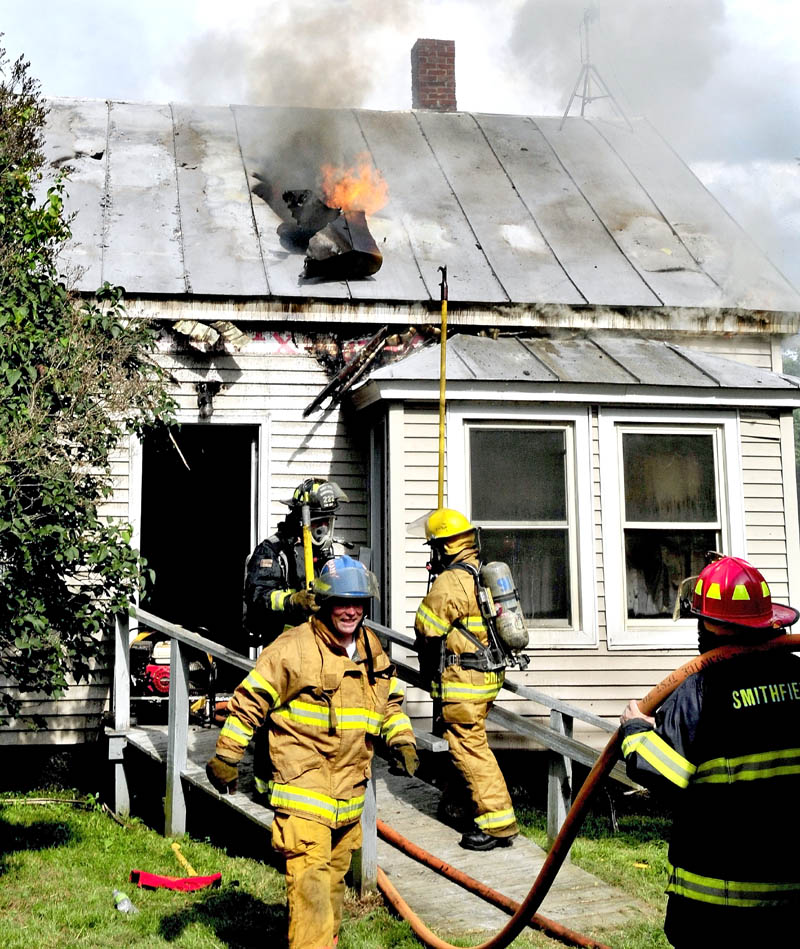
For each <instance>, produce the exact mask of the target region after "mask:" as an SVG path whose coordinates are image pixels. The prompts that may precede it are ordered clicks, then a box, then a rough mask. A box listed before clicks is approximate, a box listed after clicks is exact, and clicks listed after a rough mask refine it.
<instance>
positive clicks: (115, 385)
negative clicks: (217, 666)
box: [0, 49, 173, 714]
mask: <svg viewBox="0 0 800 949" xmlns="http://www.w3.org/2000/svg"><path fill="white" fill-rule="evenodd" d="M45 118H46V108H45V103H44V100H43V99H42V98H41V96H40V93H39V86H38V83H37V82H36V80H34V79H32V78H31V77H30V76H29V75H28V64H27V63H26V62H25V61H24V60H23V59H21V58H20V59H19V60H17V61H16V62H15V63H13V64H9V62H8V60H7V58H6V56H5V53H4V51H3V50H2V49H0V233H2V240H1V241H0V675H2V676H3V677H4V678H6V679H11V680H13V681H15V682H16V683H17V684H18V685H19V688H20V690H21V691H23V692H43V693H45V694H46V695H48V696H56V697H57V696H59V695H60V694H61V692H62V690H63V688H64V687H65V685H66V684H67V677H68V675H69V674H70V673H71V674H72V675H73V676H74V677H75V678H76V679H77V680H80V679H81V678H84V677H86V676H88V674H89V672H90V669H91V666H92V660H93V658H94V657H95V656H96V654H97V652H98V649H99V648H100V638H101V635H102V633H103V632H104V631H105V630H106V629H107V628H108V625H109V622H110V619H111V617H112V615H113V614H114V613H116V612H118V611H121V610H125V609H127V608H128V605H129V603H130V602H131V599H132V597H133V596H134V594H135V593H136V592H137V591H138V590H139V589H140V587H141V584H142V578H143V575H144V574H143V566H144V564H143V561H142V560H141V558H140V557H139V556H138V554H137V552H136V551H134V550H132V549H131V547H130V536H131V535H130V528H129V527H128V526H127V525H125V524H118V523H109V521H108V520H106V519H104V518H102V517H100V516H99V515H98V505H99V503H100V502H101V501H102V500H103V499H104V498H105V497H107V496H108V495H109V494H110V492H111V478H110V457H111V453H112V452H113V450H114V449H115V448H116V447H117V446H118V445H119V444H120V441H121V440H122V439H123V438H124V437H125V436H126V435H127V434H128V433H130V432H136V431H141V430H142V429H143V427H144V426H147V425H155V424H158V423H159V422H162V421H163V422H167V421H169V420H170V419H171V416H172V410H173V403H172V400H171V399H170V398H169V396H168V395H167V391H166V387H165V382H164V377H163V373H162V372H161V370H160V369H159V368H158V367H157V366H156V365H155V364H154V362H153V360H152V358H151V353H152V351H153V343H154V334H153V329H152V328H151V327H150V326H149V325H146V324H145V323H143V322H141V321H137V320H133V319H130V318H128V316H127V315H126V313H125V310H124V308H123V306H122V290H121V289H120V288H114V287H110V286H109V285H107V284H106V285H104V286H103V287H102V288H101V289H100V290H99V291H98V293H97V296H96V298H95V299H92V300H83V299H80V298H78V297H77V296H75V295H74V294H72V293H71V292H70V290H69V288H68V281H67V278H66V277H65V275H64V274H62V273H61V272H60V269H59V264H60V259H61V258H60V255H61V253H62V251H63V250H64V249H65V246H66V244H67V242H68V240H69V238H70V226H69V220H68V219H67V218H66V216H65V214H64V206H63V199H64V189H65V188H66V187H67V183H68V177H67V175H66V173H64V172H62V173H60V174H59V176H58V177H57V178H56V180H55V182H54V184H53V185H52V186H51V187H50V188H49V189H48V190H47V195H46V197H45V198H43V199H37V189H41V187H42V181H43V178H42V172H41V169H42V163H43V159H42V155H41V151H40V148H41V144H42V135H43V128H44V122H45ZM18 707H19V702H18V700H17V698H16V697H15V695H14V694H12V693H9V692H3V691H0V709H5V710H6V711H7V712H10V713H12V714H13V713H14V712H16V711H17V710H18Z"/></svg>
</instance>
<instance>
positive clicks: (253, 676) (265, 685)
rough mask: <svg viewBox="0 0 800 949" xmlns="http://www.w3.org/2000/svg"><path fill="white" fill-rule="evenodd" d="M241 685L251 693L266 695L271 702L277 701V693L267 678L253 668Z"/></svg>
mask: <svg viewBox="0 0 800 949" xmlns="http://www.w3.org/2000/svg"><path fill="white" fill-rule="evenodd" d="M242 687H243V688H245V689H247V691H248V692H252V693H253V695H266V696H267V697H268V698H269V699H270V700H271V702H272V703H273V704H275V703H276V702H277V701H278V693H277V691H276V690H275V689H273V687H272V686H271V685H270V684H269V682H267V680H266V679H265V678H264V677H263V676H262V675H259V674H258V673H257V672H256V670H255V669H253V670H252V671H251V672H250V674H249V675H248V676H247V678H246V679H245V680H244V682H242Z"/></svg>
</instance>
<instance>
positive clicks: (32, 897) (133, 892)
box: [0, 781, 669, 949]
mask: <svg viewBox="0 0 800 949" xmlns="http://www.w3.org/2000/svg"><path fill="white" fill-rule="evenodd" d="M538 784H539V782H538V781H537V782H536V785H537V787H538ZM73 794H74V795H75V796H76V797H79V796H80V795H79V794H78V792H71V791H65V790H63V788H55V789H54V788H50V789H48V790H46V791H41V790H35V791H32V790H27V791H21V790H17V791H16V792H15V793H14V794H10V793H4V794H2V793H0V797H1V798H2V801H1V802H0V875H1V876H2V885H1V886H0V946H3V947H4V949H51V947H52V949H67V947H73V946H75V947H98V949H99V947H108V946H133V947H142V949H143V947H148V949H150V947H158V946H176V947H187V949H201V947H203V949H205V947H209V949H210V947H248V946H259V947H265V946H275V947H276V949H277V947H280V946H283V945H285V933H286V910H285V890H284V883H283V875H282V873H281V871H280V868H279V866H278V865H277V864H276V863H273V862H271V860H272V856H271V851H270V848H269V846H268V841H267V838H266V836H264V838H263V839H260V838H257V837H254V835H253V833H252V831H250V832H249V833H248V832H247V830H245V833H244V835H242V833H241V828H239V833H238V834H234V833H232V832H231V830H230V829H229V828H224V827H220V826H217V824H216V823H215V822H216V821H218V820H219V818H218V817H216V818H214V819H213V820H211V819H210V817H209V816H208V815H204V816H203V818H202V819H201V820H200V821H196V822H195V823H194V825H193V826H191V827H190V833H191V835H192V836H187V837H186V838H184V839H183V841H182V844H181V846H182V851H183V853H184V855H185V856H186V858H187V860H188V861H189V862H190V863H191V864H192V867H193V869H194V870H195V871H196V872H197V873H198V874H203V875H205V874H210V873H217V872H220V873H221V874H222V881H223V884H222V887H221V888H219V889H214V890H210V889H209V890H202V891H197V892H194V893H180V892H174V891H170V890H164V889H159V890H144V889H137V888H136V887H135V886H133V885H131V884H130V883H129V882H128V875H129V873H130V871H131V870H132V869H139V870H147V871H150V872H151V873H159V874H165V875H169V876H185V875H186V872H187V871H185V870H184V869H183V868H181V867H180V865H179V864H178V862H177V860H176V858H175V855H174V853H173V851H172V850H171V848H170V842H169V841H168V840H166V839H165V838H164V837H162V836H161V834H160V833H158V832H157V830H153V829H151V827H150V826H148V824H146V823H144V821H142V820H139V819H131V820H129V821H126V822H125V824H124V826H120V825H119V824H118V823H116V822H115V821H114V820H113V819H112V818H111V817H110V816H109V815H108V814H107V813H105V812H104V811H103V810H102V808H101V806H100V804H99V803H97V802H96V801H95V800H94V798H93V797H92V796H90V797H89V798H88V799H87V798H86V797H83V798H81V799H82V800H84V801H86V800H88V806H85V807H77V806H73V805H69V804H52V803H50V804H33V803H26V801H30V800H31V798H36V797H58V798H64V797H72V796H73ZM514 796H515V806H516V807H517V812H518V816H519V818H520V822H521V826H522V828H523V833H525V834H526V835H528V836H530V837H532V838H533V839H534V840H535V841H536V842H537V843H539V844H542V845H543V844H544V843H545V834H544V826H545V816H544V812H543V811H542V810H540V809H537V807H536V806H534V803H533V802H532V801H530V800H528V798H527V796H526V794H525V793H524V792H520V791H519V789H515V791H514ZM603 801H604V799H600V800H599V804H598V809H597V810H596V812H595V813H593V814H590V815H589V817H588V819H587V822H586V824H585V826H584V829H583V832H582V835H581V836H580V837H579V838H578V840H577V842H576V844H575V846H574V848H573V860H574V862H575V863H576V864H577V865H578V866H580V867H583V868H584V869H586V870H589V871H590V872H592V873H594V874H596V875H597V876H598V877H600V878H601V879H603V880H606V881H608V882H609V883H613V884H615V885H617V886H619V887H621V888H622V889H624V890H626V891H627V892H629V893H630V894H631V895H634V896H636V897H637V898H639V899H640V900H642V901H643V902H644V903H646V904H647V906H648V907H649V910H650V915H649V916H645V917H643V918H642V919H641V920H640V921H637V922H636V923H634V924H631V925H629V926H627V927H626V928H625V929H623V930H610V931H602V932H593V933H590V934H587V935H592V936H594V937H595V938H598V939H602V940H603V941H604V942H606V943H608V944H609V945H610V946H612V947H613V949H656V947H666V946H667V945H668V944H667V942H666V940H665V938H664V936H663V933H662V931H661V923H662V919H663V908H664V896H663V889H664V884H665V880H666V871H665V862H666V844H665V843H664V842H663V838H664V836H665V834H666V832H667V829H668V826H669V821H668V818H667V817H666V816H665V815H664V814H663V813H661V812H658V811H657V810H656V808H655V807H654V806H653V805H652V804H650V803H649V802H646V801H645V802H643V801H641V800H640V799H630V798H621V797H618V798H617V804H616V811H617V816H618V820H619V829H618V831H617V832H616V833H615V832H613V831H612V828H611V821H610V819H609V813H608V811H606V812H605V813H604V812H603V809H602V804H603ZM209 813H210V812H209ZM213 813H214V814H218V809H216V810H215V811H214V812H213ZM200 828H205V829H204V830H201V829H200ZM209 831H211V832H210V833H209ZM245 838H246V839H245ZM235 839H239V840H240V841H241V842H242V844H243V847H241V848H239V851H238V852H236V851H234V850H233V848H232V847H230V846H228V843H229V842H230V841H232V840H235ZM212 841H213V842H212ZM248 846H249V850H248V849H247V848H248ZM253 858H257V859H253ZM114 889H120V890H124V891H125V892H126V893H127V894H128V895H129V896H130V897H131V899H132V900H133V902H134V904H135V905H136V906H137V908H138V909H139V913H138V914H136V915H133V916H128V915H124V914H122V913H120V912H118V911H117V910H116V909H115V907H114V901H113V896H112V893H113V890H114ZM339 945H340V949H412V947H417V946H418V945H419V943H418V942H417V940H416V938H415V937H414V935H413V933H412V932H411V930H410V928H409V926H408V925H407V924H406V923H404V922H402V921H400V920H398V919H396V918H395V917H394V916H393V915H392V914H391V913H389V912H388V911H387V909H386V908H385V907H384V905H383V903H382V900H381V898H380V897H379V896H375V897H373V898H371V899H369V900H367V901H359V900H357V899H356V898H355V896H354V894H353V893H350V894H349V895H348V898H347V901H346V904H345V919H344V925H343V929H342V933H341V938H340V942H339ZM465 945H466V943H465ZM557 945H560V943H556V942H553V941H552V940H550V939H548V938H546V937H545V936H543V935H541V934H538V933H533V932H532V931H530V930H528V931H527V932H526V933H525V934H523V935H522V936H520V937H519V938H518V939H517V940H516V941H515V942H514V946H515V947H518V949H533V947H536V949H544V947H554V946H557Z"/></svg>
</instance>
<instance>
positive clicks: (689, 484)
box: [622, 433, 717, 521]
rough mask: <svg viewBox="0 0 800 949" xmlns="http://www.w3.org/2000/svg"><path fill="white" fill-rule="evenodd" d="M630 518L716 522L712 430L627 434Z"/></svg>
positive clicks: (625, 452) (624, 451) (624, 449)
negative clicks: (706, 432) (689, 432)
mask: <svg viewBox="0 0 800 949" xmlns="http://www.w3.org/2000/svg"><path fill="white" fill-rule="evenodd" d="M622 454H623V459H624V466H625V517H626V520H628V521H716V519H717V492H716V477H715V471H714V443H713V437H712V436H711V435H680V434H677V433H676V434H674V435H647V434H633V433H631V434H626V435H623V436H622Z"/></svg>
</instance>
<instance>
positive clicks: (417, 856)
mask: <svg viewBox="0 0 800 949" xmlns="http://www.w3.org/2000/svg"><path fill="white" fill-rule="evenodd" d="M377 825H378V835H379V836H380V837H382V838H383V839H384V840H385V841H387V842H388V843H390V844H392V846H393V847H397V849H398V850H402V851H403V853H405V854H408V856H409V857H411V858H413V859H414V860H416V861H418V862H419V863H423V864H425V866H426V867H430V868H431V870H435V871H436V872H437V873H441V874H442V876H444V877H447V879H448V880H452V881H453V882H454V883H458V885H459V886H463V887H464V889H465V890H469V891H470V893H475V894H476V895H477V896H480V897H481V898H482V899H484V900H485V901H486V902H487V903H491V904H492V905H494V906H497V907H498V908H499V909H502V910H505V911H506V912H507V913H508V914H509V915H510V916H513V915H514V913H516V911H517V910H518V909H519V905H520V904H519V903H518V902H517V901H516V900H512V899H511V897H509V896H505V895H504V894H503V893H499V892H498V891H497V890H494V889H492V887H490V886H487V885H486V884H485V883H481V881H480V880H476V879H475V877H471V876H469V874H467V873H464V872H463V871H461V870H457V869H456V868H455V867H454V866H453V865H452V864H449V863H447V862H446V861H444V860H442V859H441V858H439V857H435V856H434V855H433V854H432V853H428V851H427V850H423V849H422V847H418V846H417V845H416V844H414V843H412V842H411V841H410V840H407V839H406V838H405V837H403V835H402V834H399V833H398V832H397V831H396V830H395V829H394V828H393V827H390V826H389V825H388V824H385V823H384V822H383V821H382V820H378V821H377ZM379 872H380V871H379ZM389 886H391V883H390V884H389ZM528 925H529V926H532V927H533V928H534V929H540V930H541V931H542V932H544V933H546V934H547V935H548V936H552V938H553V939H558V940H559V941H560V942H563V943H565V944H566V945H568V946H580V947H582V949H609V947H608V946H606V945H605V944H604V943H602V942H597V941H596V940H595V939H591V938H589V937H587V936H583V935H581V934H580V933H577V932H575V931H574V930H573V929H569V927H567V926H562V925H561V923H557V922H556V921H555V920H554V919H550V918H548V917H547V916H542V914H541V913H536V914H535V915H534V916H533V918H532V919H530V920H529V921H528Z"/></svg>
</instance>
